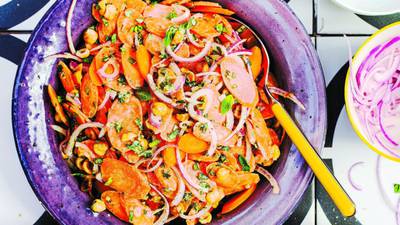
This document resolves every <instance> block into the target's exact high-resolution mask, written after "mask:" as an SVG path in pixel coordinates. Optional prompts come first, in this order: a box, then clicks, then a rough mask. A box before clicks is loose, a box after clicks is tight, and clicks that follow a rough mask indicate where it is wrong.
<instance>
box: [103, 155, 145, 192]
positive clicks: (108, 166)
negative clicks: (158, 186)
mask: <svg viewBox="0 0 400 225" xmlns="http://www.w3.org/2000/svg"><path fill="white" fill-rule="evenodd" d="M101 175H102V178H103V180H104V181H105V182H106V183H107V184H108V186H110V187H111V188H113V189H115V190H117V191H120V192H124V193H125V194H126V195H129V196H130V197H133V198H136V199H144V198H145V197H146V195H147V194H148V193H149V191H150V185H149V183H148V181H147V179H146V177H145V176H144V175H143V174H142V173H141V172H140V171H139V170H138V169H136V168H135V167H133V166H131V165H130V164H128V163H126V162H122V161H120V160H116V159H109V158H107V159H104V160H103V163H102V164H101Z"/></svg>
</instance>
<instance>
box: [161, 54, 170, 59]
mask: <svg viewBox="0 0 400 225" xmlns="http://www.w3.org/2000/svg"><path fill="white" fill-rule="evenodd" d="M160 58H161V59H166V58H168V55H167V53H165V52H162V53H161V54H160Z"/></svg>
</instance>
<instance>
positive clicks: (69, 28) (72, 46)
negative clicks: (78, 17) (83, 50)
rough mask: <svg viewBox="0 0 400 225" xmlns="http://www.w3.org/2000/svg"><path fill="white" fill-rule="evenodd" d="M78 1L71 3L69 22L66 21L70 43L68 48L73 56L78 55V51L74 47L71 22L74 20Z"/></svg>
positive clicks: (74, 0) (73, 0)
mask: <svg viewBox="0 0 400 225" xmlns="http://www.w3.org/2000/svg"><path fill="white" fill-rule="evenodd" d="M76 2H77V0H72V1H71V5H70V7H69V10H68V15H67V21H66V26H65V29H66V33H67V42H68V47H69V50H70V51H71V53H72V54H75V53H76V49H75V46H74V41H73V40H72V31H71V20H72V16H73V13H74V10H75V5H76Z"/></svg>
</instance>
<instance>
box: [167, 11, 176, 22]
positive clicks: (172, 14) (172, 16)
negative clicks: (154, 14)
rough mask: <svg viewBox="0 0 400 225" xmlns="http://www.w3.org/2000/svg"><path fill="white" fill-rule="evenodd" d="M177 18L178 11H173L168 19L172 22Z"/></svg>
mask: <svg viewBox="0 0 400 225" xmlns="http://www.w3.org/2000/svg"><path fill="white" fill-rule="evenodd" d="M177 16H178V14H177V13H176V11H175V10H172V12H170V13H169V14H168V15H167V19H169V20H172V19H173V18H176V17H177Z"/></svg>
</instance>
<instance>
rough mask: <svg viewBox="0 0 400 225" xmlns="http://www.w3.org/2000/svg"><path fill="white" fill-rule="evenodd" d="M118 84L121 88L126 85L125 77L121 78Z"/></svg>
mask: <svg viewBox="0 0 400 225" xmlns="http://www.w3.org/2000/svg"><path fill="white" fill-rule="evenodd" d="M118 84H119V85H121V86H123V85H126V79H125V77H124V76H119V77H118Z"/></svg>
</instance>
